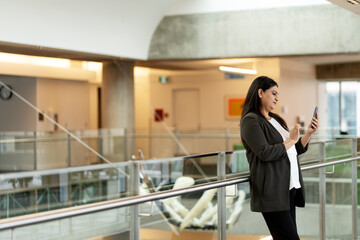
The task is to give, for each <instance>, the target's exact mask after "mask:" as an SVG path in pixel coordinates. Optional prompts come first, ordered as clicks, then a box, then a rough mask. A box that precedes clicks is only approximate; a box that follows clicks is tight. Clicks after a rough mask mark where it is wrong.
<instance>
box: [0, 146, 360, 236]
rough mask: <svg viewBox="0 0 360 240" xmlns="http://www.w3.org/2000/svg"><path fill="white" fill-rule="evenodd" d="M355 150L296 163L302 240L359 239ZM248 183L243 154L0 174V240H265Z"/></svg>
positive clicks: (315, 154)
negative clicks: (302, 194) (302, 202)
mask: <svg viewBox="0 0 360 240" xmlns="http://www.w3.org/2000/svg"><path fill="white" fill-rule="evenodd" d="M358 149H359V148H358V142H357V140H356V139H345V140H336V141H328V142H316V143H312V144H311V145H310V146H309V150H308V152H307V153H305V154H303V155H302V156H301V165H302V172H303V177H304V183H305V189H306V199H307V206H306V207H305V208H298V210H297V223H298V230H299V234H300V236H301V238H302V239H356V238H357V237H358V230H357V229H358V224H359V220H358V212H357V211H358V205H359V201H358V199H359V198H358V168H357V162H358V161H359V159H360V157H358V155H359V152H358ZM248 174H249V173H248V165H247V160H246V156H245V152H244V151H235V152H218V153H210V154H202V155H194V156H185V157H175V158H168V159H155V160H140V161H130V162H122V163H116V164H102V165H94V166H88V167H74V168H66V169H57V170H47V171H36V172H26V173H11V174H2V175H0V177H1V178H0V182H1V185H2V187H1V208H2V209H1V214H2V215H1V216H2V218H3V219H2V220H0V239H29V236H31V238H30V239H100V238H104V237H113V238H115V239H131V240H137V239H201V238H204V239H232V238H240V239H241V238H243V239H268V238H266V237H267V236H269V232H268V230H267V227H266V224H265V222H264V220H263V219H262V217H261V215H260V214H256V213H253V212H251V211H250V204H249V186H248ZM24 214H25V215H24ZM359 216H360V215H359Z"/></svg>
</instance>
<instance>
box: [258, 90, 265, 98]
mask: <svg viewBox="0 0 360 240" xmlns="http://www.w3.org/2000/svg"><path fill="white" fill-rule="evenodd" d="M263 93H264V91H263V90H262V89H261V88H259V89H258V96H259V98H260V99H261V98H262V97H263Z"/></svg>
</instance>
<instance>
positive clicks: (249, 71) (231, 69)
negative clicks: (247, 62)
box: [219, 66, 257, 74]
mask: <svg viewBox="0 0 360 240" xmlns="http://www.w3.org/2000/svg"><path fill="white" fill-rule="evenodd" d="M219 70H220V71H223V72H231V73H243V74H257V71H256V70H252V69H243V68H235V67H225V66H220V67H219Z"/></svg>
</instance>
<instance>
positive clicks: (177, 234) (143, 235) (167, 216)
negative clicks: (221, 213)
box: [140, 189, 218, 240]
mask: <svg viewBox="0 0 360 240" xmlns="http://www.w3.org/2000/svg"><path fill="white" fill-rule="evenodd" d="M216 192H217V189H211V190H207V191H204V192H196V193H191V194H186V195H183V196H180V197H173V198H168V199H165V200H160V201H157V202H156V203H155V204H154V212H153V215H152V216H151V217H143V218H141V229H140V239H148V240H159V239H161V240H162V239H164V240H165V239H184V240H186V239H189V240H190V239H191V240H192V239H217V234H218V233H217V230H216V228H217V198H216ZM143 205H144V204H143ZM142 208H144V207H141V208H140V209H142ZM147 208H148V209H149V208H150V206H147ZM140 211H143V210H140ZM145 211H146V212H147V213H148V212H149V210H145Z"/></svg>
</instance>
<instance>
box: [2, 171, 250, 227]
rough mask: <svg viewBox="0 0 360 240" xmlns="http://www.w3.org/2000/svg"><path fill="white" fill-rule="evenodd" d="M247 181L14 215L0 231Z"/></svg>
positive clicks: (223, 181)
mask: <svg viewBox="0 0 360 240" xmlns="http://www.w3.org/2000/svg"><path fill="white" fill-rule="evenodd" d="M247 181H249V178H248V177H243V178H237V179H230V180H229V179H228V180H219V181H216V182H211V183H204V184H199V185H196V186H193V187H189V188H185V189H176V190H168V191H164V192H157V193H152V194H149V195H144V196H133V197H128V198H124V199H117V200H110V201H106V202H98V203H93V204H88V205H85V206H76V207H70V208H65V209H60V210H54V211H49V212H44V213H35V214H31V215H25V216H20V217H14V218H11V219H4V220H0V231H1V230H6V229H11V228H15V227H23V226H27V225H32V224H37V223H43V222H48V221H52V220H58V219H63V218H68V217H75V216H79V215H84V214H90V213H95V212H100V211H105V210H111V209H115V208H120V207H127V206H132V205H136V204H141V203H145V202H150V201H156V200H160V199H164V198H170V197H176V196H180V195H184V194H188V193H193V192H198V191H205V190H209V189H213V188H219V187H226V186H228V185H233V184H238V183H243V182H247Z"/></svg>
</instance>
